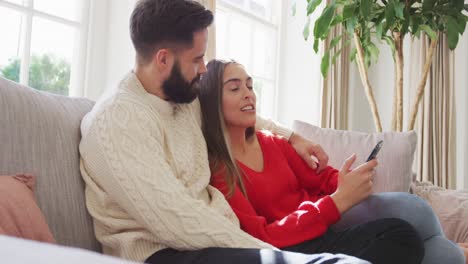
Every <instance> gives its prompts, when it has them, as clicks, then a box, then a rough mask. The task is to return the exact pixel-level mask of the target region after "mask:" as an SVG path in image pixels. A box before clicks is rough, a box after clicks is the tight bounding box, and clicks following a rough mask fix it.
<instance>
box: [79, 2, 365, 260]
mask: <svg viewBox="0 0 468 264" xmlns="http://www.w3.org/2000/svg"><path fill="white" fill-rule="evenodd" d="M212 21H213V16H212V14H211V12H210V11H208V10H206V9H205V8H204V7H203V6H201V5H200V4H198V3H196V2H194V1H186V0H142V1H140V2H138V4H137V5H136V7H135V10H134V11H133V14H132V17H131V26H130V28H131V38H132V42H133V45H134V47H135V50H136V54H137V58H136V66H135V69H134V72H131V73H129V74H128V75H127V76H125V78H124V79H123V80H122V81H121V83H120V85H119V88H118V90H117V91H115V93H114V94H113V95H112V96H110V97H107V99H102V100H100V101H98V102H97V104H96V106H95V107H94V109H93V110H92V111H91V112H90V113H89V114H88V115H87V116H86V117H85V118H84V119H83V122H82V127H81V129H82V141H81V143H80V153H81V171H82V175H83V178H84V180H85V182H86V198H87V206H88V210H89V212H90V214H91V215H92V216H93V218H94V225H95V231H96V236H97V238H98V240H99V241H100V242H101V244H102V246H103V250H104V252H105V253H106V254H110V255H114V256H119V257H123V258H126V259H130V260H137V261H145V260H146V261H147V262H150V263H156V262H157V263H168V262H171V263H194V262H195V261H198V262H200V263H220V262H223V263H270V262H274V263H305V262H307V263H325V261H328V262H326V263H341V262H338V261H344V262H343V263H345V262H346V263H364V262H362V261H360V260H357V259H355V258H351V257H347V256H343V255H341V256H337V255H330V254H322V255H302V254H296V253H286V252H281V251H274V250H273V249H274V248H273V247H272V246H271V245H269V244H266V243H264V242H262V241H260V240H258V239H256V238H254V237H252V236H250V235H248V234H247V233H245V232H243V231H242V230H241V229H240V228H239V222H238V220H237V218H236V217H235V215H234V214H233V212H232V210H231V208H230V207H229V205H228V204H227V202H226V201H225V199H224V197H223V195H222V194H221V193H220V192H218V191H217V190H216V189H215V188H213V187H211V186H209V180H210V170H209V166H208V158H207V149H206V145H205V141H204V139H203V134H202V131H201V118H200V106H199V102H198V100H197V99H196V97H197V91H198V86H199V80H200V76H201V75H202V74H203V73H204V72H206V67H205V61H204V55H205V50H206V44H207V38H208V35H207V29H206V28H207V27H208V26H209V25H210V24H211V23H212ZM259 123H260V124H262V125H261V126H262V127H263V128H270V129H271V130H272V131H273V132H276V133H279V134H282V135H285V136H288V131H287V130H285V129H282V128H279V127H277V126H275V125H274V124H272V123H271V122H267V121H264V120H260V121H259ZM290 140H291V141H293V143H294V144H293V145H297V146H301V147H302V149H303V151H302V152H304V153H307V151H306V150H305V149H307V148H308V149H309V150H310V152H314V153H315V154H317V156H318V158H319V160H321V163H320V165H319V167H320V168H323V167H324V166H325V165H326V163H327V157H326V155H325V154H324V153H323V150H321V148H320V147H319V146H314V145H312V144H311V143H307V142H305V141H304V140H303V139H302V138H300V137H299V136H297V135H295V136H293V137H292V138H291V139H290ZM301 147H299V148H301ZM306 156H308V155H306ZM260 249H262V250H260Z"/></svg>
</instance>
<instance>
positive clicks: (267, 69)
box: [253, 24, 277, 79]
mask: <svg viewBox="0 0 468 264" xmlns="http://www.w3.org/2000/svg"><path fill="white" fill-rule="evenodd" d="M253 38H254V43H255V44H254V45H253V49H254V51H253V73H254V74H255V75H260V76H262V77H265V78H269V79H274V73H275V65H276V56H277V55H276V51H277V50H276V30H273V29H270V28H268V27H265V26H264V25H262V24H257V25H256V26H255V31H254V35H253Z"/></svg>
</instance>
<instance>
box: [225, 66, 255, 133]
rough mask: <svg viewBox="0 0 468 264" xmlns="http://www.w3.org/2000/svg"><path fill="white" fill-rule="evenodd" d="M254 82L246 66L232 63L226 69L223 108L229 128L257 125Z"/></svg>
mask: <svg viewBox="0 0 468 264" xmlns="http://www.w3.org/2000/svg"><path fill="white" fill-rule="evenodd" d="M252 83H253V80H252V77H250V76H249V75H248V74H247V72H246V71H245V69H244V66H242V65H240V64H236V63H231V64H229V65H228V66H226V68H225V69H224V74H223V100H222V102H223V106H222V109H223V113H224V121H225V122H226V126H227V127H228V128H229V127H240V128H248V127H252V126H255V121H256V105H255V104H256V97H255V93H254V91H253V86H252V85H253V84H252Z"/></svg>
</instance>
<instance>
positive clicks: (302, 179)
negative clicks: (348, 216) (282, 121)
mask: <svg viewBox="0 0 468 264" xmlns="http://www.w3.org/2000/svg"><path fill="white" fill-rule="evenodd" d="M272 139H273V140H274V141H275V143H276V144H277V145H278V146H279V147H280V148H281V150H282V152H283V153H284V156H285V157H286V159H287V160H288V163H289V166H290V168H291V169H292V170H293V171H294V174H295V175H296V177H297V179H298V180H299V183H300V184H301V187H303V188H306V189H309V190H310V191H313V192H314V193H316V194H317V195H319V194H320V195H330V194H332V193H334V192H335V191H336V189H337V187H338V173H339V172H338V170H336V169H334V168H333V167H330V166H327V167H326V168H325V169H324V170H323V171H321V172H320V173H319V174H317V172H316V171H315V170H314V169H312V168H310V167H309V165H307V163H306V162H305V161H304V160H303V159H302V158H301V157H300V156H299V154H297V152H296V151H295V150H294V148H293V147H292V146H291V145H290V144H289V143H288V142H287V141H286V140H285V139H283V138H279V137H272Z"/></svg>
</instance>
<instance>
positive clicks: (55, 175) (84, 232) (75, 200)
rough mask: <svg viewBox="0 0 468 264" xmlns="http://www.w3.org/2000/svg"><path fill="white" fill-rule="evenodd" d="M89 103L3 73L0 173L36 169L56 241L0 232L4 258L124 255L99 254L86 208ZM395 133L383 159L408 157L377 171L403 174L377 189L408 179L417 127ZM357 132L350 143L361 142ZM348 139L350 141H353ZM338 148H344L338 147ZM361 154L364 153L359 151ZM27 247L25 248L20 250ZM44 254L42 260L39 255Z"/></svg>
mask: <svg viewBox="0 0 468 264" xmlns="http://www.w3.org/2000/svg"><path fill="white" fill-rule="evenodd" d="M93 105H94V102H93V101H91V100H88V99H85V98H72V97H66V96H61V95H54V94H50V93H47V92H41V91H37V90H34V89H31V88H29V87H26V86H23V85H19V84H17V83H15V82H12V81H9V80H6V79H3V78H0V126H1V128H0V142H1V147H0V175H14V174H18V173H29V174H32V175H34V176H35V177H36V189H35V198H36V200H37V204H38V206H39V208H40V210H41V211H42V213H43V214H44V216H45V220H46V222H47V224H48V226H49V228H50V231H51V233H52V234H53V236H54V237H55V240H56V242H57V244H59V245H60V246H53V245H45V244H44V243H39V242H32V241H25V240H21V239H16V238H10V237H6V236H0V255H1V256H2V257H1V258H3V259H5V258H7V257H8V256H10V259H15V263H31V262H30V261H29V260H31V258H33V259H35V260H36V262H35V263H52V264H53V263H64V262H66V261H64V259H63V258H64V257H65V256H69V257H70V258H73V259H74V260H79V259H80V256H82V257H81V258H82V259H87V261H86V263H129V262H125V261H124V260H119V259H115V258H108V257H105V256H102V255H100V254H99V253H100V252H101V247H100V245H99V243H98V241H97V240H96V238H95V235H94V230H93V224H92V219H91V217H90V215H89V214H88V212H87V210H86V205H85V196H84V182H83V180H82V178H81V175H80V170H79V151H78V145H79V141H80V122H81V119H82V118H83V116H84V115H85V114H86V113H87V112H89V111H90V110H91V108H92V107H93ZM294 128H295V130H296V132H297V133H301V134H303V135H304V136H306V137H310V138H313V139H314V140H315V139H319V138H320V141H319V143H321V144H322V145H323V146H325V150H327V149H330V148H333V144H335V142H336V141H335V140H334V139H333V138H329V137H328V139H327V137H326V136H325V137H323V136H322V135H321V134H323V133H345V132H338V131H328V130H322V129H319V128H315V127H313V126H311V125H308V124H305V123H301V122H296V123H295V127H294ZM354 135H356V136H359V140H361V141H362V140H364V141H362V142H366V144H365V145H366V147H365V148H361V149H362V150H361V151H362V153H365V154H367V152H370V150H371V149H372V147H373V145H374V144H375V142H376V141H377V140H378V139H380V138H386V140H387V141H388V142H392V140H394V137H395V135H392V134H373V135H370V134H354ZM397 138H399V140H402V141H401V145H402V146H403V150H398V151H399V152H396V154H395V153H394V152H393V149H396V145H397V144H387V145H386V146H384V148H383V151H382V152H381V154H379V155H381V157H382V158H385V159H386V160H391V159H396V161H394V162H398V161H401V160H403V161H404V162H406V163H405V165H404V166H400V168H397V169H398V170H397V171H398V172H395V171H392V168H390V171H388V169H387V171H382V172H379V171H378V172H377V173H378V174H379V173H380V174H382V175H384V173H390V176H392V175H395V173H400V171H403V172H401V174H404V175H402V177H400V178H399V180H398V179H395V178H394V177H390V176H385V175H384V176H382V177H380V178H378V180H377V183H376V185H377V187H376V191H395V190H398V191H409V186H410V184H411V182H412V181H411V170H410V169H409V171H408V168H411V164H412V156H413V153H414V145H415V144H416V143H415V142H416V135H415V134H414V132H408V133H407V134H402V135H401V136H398V137H397ZM344 140H348V139H346V138H345V139H344ZM359 140H357V141H355V142H354V143H355V144H363V143H362V142H360V141H359ZM329 145H330V146H331V147H330V146H329ZM347 145H348V147H352V144H351V142H349V144H347ZM385 147H386V149H387V151H385ZM348 149H352V148H348ZM338 153H339V154H341V155H345V154H348V153H347V151H341V150H339V151H338ZM386 153H387V154H386ZM388 153H393V154H391V155H390V154H388ZM329 154H330V153H329ZM385 155H390V156H385ZM330 156H331V157H337V155H331V154H330ZM358 156H359V158H361V159H364V158H365V157H364V154H362V155H358ZM343 157H344V156H343ZM408 157H410V158H408ZM340 162H341V161H340V160H339V159H338V158H337V159H331V163H335V164H332V165H335V166H337V165H338V164H339V163H340ZM396 175H398V174H396ZM376 179H377V178H376ZM379 181H380V182H379ZM4 245H8V247H6V246H4ZM12 245H16V246H12ZM24 248H27V249H28V250H26V251H25V250H24ZM25 252H28V254H25ZM64 252H67V253H66V254H65V253H64ZM96 253H98V254H96ZM42 258H43V259H44V261H43V262H41V261H40V260H42ZM20 259H22V260H23V261H21V260H20ZM46 260H47V261H46ZM8 263H10V262H8ZM67 263H74V262H71V261H68V262H67ZM77 263H78V262H77ZM81 263H82V262H81Z"/></svg>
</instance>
